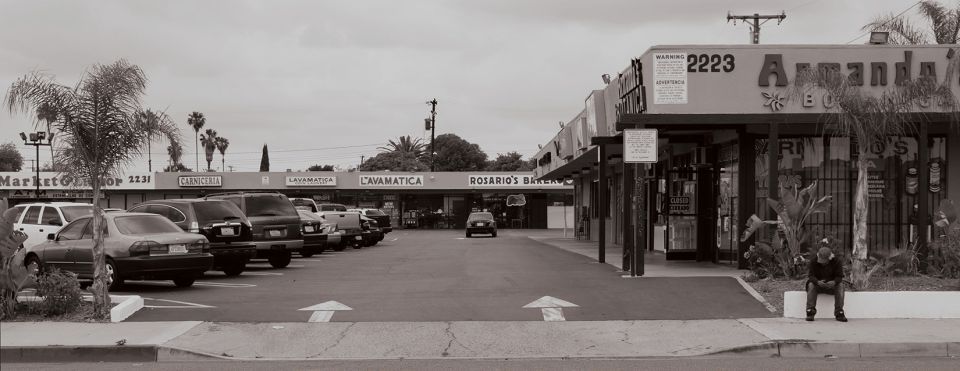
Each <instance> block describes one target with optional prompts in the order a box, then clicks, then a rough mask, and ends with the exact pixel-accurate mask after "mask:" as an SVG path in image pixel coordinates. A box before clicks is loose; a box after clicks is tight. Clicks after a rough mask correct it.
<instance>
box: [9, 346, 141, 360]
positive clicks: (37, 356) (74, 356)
mask: <svg viewBox="0 0 960 371" xmlns="http://www.w3.org/2000/svg"><path fill="white" fill-rule="evenodd" d="M0 359H3V362H4V363H7V362H10V363H28V362H40V363H51V362H54V363H60V362H63V363H70V362H156V361H157V346H156V345H129V346H127V345H124V346H29V347H0Z"/></svg>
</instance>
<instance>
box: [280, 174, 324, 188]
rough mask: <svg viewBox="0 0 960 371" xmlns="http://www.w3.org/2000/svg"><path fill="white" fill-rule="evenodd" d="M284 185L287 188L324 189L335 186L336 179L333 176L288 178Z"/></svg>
mask: <svg viewBox="0 0 960 371" xmlns="http://www.w3.org/2000/svg"><path fill="white" fill-rule="evenodd" d="M286 184H287V185H288V186H301V187H311V186H313V187H316V186H319V187H326V186H330V187H332V186H336V185H337V177H335V176H288V177H287V181H286Z"/></svg>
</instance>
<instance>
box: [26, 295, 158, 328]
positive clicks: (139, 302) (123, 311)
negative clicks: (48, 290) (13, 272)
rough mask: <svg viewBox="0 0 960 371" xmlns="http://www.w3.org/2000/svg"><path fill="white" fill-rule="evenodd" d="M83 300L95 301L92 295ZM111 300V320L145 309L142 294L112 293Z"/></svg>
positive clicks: (35, 298)
mask: <svg viewBox="0 0 960 371" xmlns="http://www.w3.org/2000/svg"><path fill="white" fill-rule="evenodd" d="M17 300H18V301H21V302H38V301H41V300H43V298H42V297H39V296H36V295H20V296H17ZM83 300H86V301H93V297H92V296H90V295H84V297H83ZM110 302H111V303H113V307H112V308H110V322H122V321H123V320H125V319H127V318H129V317H130V316H132V315H133V314H134V313H137V311H138V310H140V309H143V298H142V297H140V295H110Z"/></svg>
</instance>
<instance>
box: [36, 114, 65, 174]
mask: <svg viewBox="0 0 960 371" xmlns="http://www.w3.org/2000/svg"><path fill="white" fill-rule="evenodd" d="M59 115H60V113H59V112H57V109H56V107H55V106H54V105H51V104H41V105H40V107H37V122H45V123H46V124H47V133H48V134H47V139H49V143H50V146H49V147H50V163H55V162H56V160H55V159H54V158H53V148H54V146H53V128H51V127H50V124H53V123H54V122H56V121H57V120H58V119H59ZM38 161H39V160H38Z"/></svg>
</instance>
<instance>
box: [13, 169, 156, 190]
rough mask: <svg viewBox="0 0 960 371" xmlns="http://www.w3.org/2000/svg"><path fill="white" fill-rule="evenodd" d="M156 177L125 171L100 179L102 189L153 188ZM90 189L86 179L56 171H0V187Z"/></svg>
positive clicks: (144, 173) (151, 174)
mask: <svg viewBox="0 0 960 371" xmlns="http://www.w3.org/2000/svg"><path fill="white" fill-rule="evenodd" d="M155 182H156V179H154V176H153V173H146V172H143V173H140V172H137V173H126V174H124V175H122V176H117V177H104V178H103V179H101V181H100V185H101V187H103V189H154V188H156V183H155ZM37 183H39V185H40V189H41V191H42V190H48V189H90V184H88V182H87V180H86V179H82V178H73V177H70V176H67V175H65V174H61V173H56V172H41V173H40V177H39V178H37V175H36V173H29V172H27V173H23V172H0V189H35V188H36V187H37Z"/></svg>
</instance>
